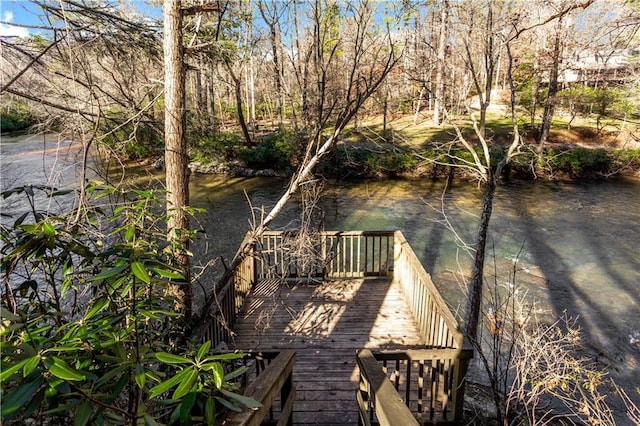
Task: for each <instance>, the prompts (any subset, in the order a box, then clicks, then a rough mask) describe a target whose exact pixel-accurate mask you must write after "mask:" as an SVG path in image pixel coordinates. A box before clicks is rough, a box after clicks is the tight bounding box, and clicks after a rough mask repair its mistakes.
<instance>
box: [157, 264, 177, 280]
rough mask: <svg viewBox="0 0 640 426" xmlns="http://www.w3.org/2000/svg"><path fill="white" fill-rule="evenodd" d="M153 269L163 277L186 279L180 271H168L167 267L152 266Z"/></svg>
mask: <svg viewBox="0 0 640 426" xmlns="http://www.w3.org/2000/svg"><path fill="white" fill-rule="evenodd" d="M151 270H152V271H153V272H155V273H156V274H158V275H160V276H161V277H162V278H169V279H172V280H184V275H182V274H181V273H179V272H173V271H168V270H166V269H161V268H156V267H151Z"/></svg>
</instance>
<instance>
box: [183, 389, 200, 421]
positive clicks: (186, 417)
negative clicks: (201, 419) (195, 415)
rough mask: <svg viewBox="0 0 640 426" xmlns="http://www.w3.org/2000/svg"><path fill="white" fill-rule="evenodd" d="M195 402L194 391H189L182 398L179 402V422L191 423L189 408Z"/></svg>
mask: <svg viewBox="0 0 640 426" xmlns="http://www.w3.org/2000/svg"><path fill="white" fill-rule="evenodd" d="M195 402H196V392H189V393H188V394H186V395H185V397H184V398H182V402H181V403H180V424H181V425H188V424H190V423H191V409H192V408H193V404H194V403H195Z"/></svg>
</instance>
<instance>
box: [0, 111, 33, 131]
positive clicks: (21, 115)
mask: <svg viewBox="0 0 640 426" xmlns="http://www.w3.org/2000/svg"><path fill="white" fill-rule="evenodd" d="M37 122H38V120H37V118H36V117H35V116H34V115H33V114H32V113H31V111H29V109H27V107H26V106H24V105H22V104H17V105H14V106H13V107H12V108H7V109H2V110H0V132H2V133H10V132H18V131H22V130H27V129H28V128H29V127H31V126H33V125H35V124H37Z"/></svg>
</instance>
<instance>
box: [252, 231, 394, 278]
mask: <svg viewBox="0 0 640 426" xmlns="http://www.w3.org/2000/svg"><path fill="white" fill-rule="evenodd" d="M393 252H394V232H386V231H382V232H371V231H368V232H360V231H349V232H319V233H311V234H306V235H305V234H299V233H297V232H265V233H264V234H263V235H262V237H261V238H260V240H259V241H258V243H257V244H256V248H255V254H256V256H255V259H256V273H257V277H256V278H257V279H266V278H274V277H296V278H300V277H328V278H356V277H365V276H390V275H391V274H392V271H393Z"/></svg>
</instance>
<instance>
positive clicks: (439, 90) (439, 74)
mask: <svg viewBox="0 0 640 426" xmlns="http://www.w3.org/2000/svg"><path fill="white" fill-rule="evenodd" d="M448 22H449V0H445V1H443V2H442V10H441V11H440V34H439V37H438V53H437V57H436V90H435V99H434V103H433V124H435V125H436V126H439V125H440V122H441V121H442V115H443V113H442V110H443V109H444V71H445V47H446V45H447V36H448V31H447V29H448Z"/></svg>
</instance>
